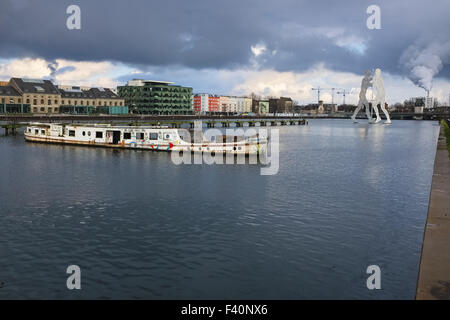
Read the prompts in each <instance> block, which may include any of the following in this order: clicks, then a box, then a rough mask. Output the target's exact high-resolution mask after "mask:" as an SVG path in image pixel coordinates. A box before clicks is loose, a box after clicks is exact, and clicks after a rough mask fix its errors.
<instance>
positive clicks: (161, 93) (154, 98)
mask: <svg viewBox="0 0 450 320" xmlns="http://www.w3.org/2000/svg"><path fill="white" fill-rule="evenodd" d="M172 84H173V82H166V81H154V80H141V79H134V80H131V81H128V83H127V85H126V86H120V87H117V93H118V95H119V96H120V97H121V98H123V99H125V104H126V105H127V106H128V107H129V109H130V113H139V114H191V113H192V88H189V87H181V86H174V85H172Z"/></svg>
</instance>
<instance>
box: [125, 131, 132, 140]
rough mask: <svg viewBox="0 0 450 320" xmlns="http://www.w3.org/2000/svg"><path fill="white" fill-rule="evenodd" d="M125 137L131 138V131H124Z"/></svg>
mask: <svg viewBox="0 0 450 320" xmlns="http://www.w3.org/2000/svg"><path fill="white" fill-rule="evenodd" d="M123 139H124V140H127V139H131V132H124V133H123Z"/></svg>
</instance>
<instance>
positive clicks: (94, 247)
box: [0, 120, 438, 299]
mask: <svg viewBox="0 0 450 320" xmlns="http://www.w3.org/2000/svg"><path fill="white" fill-rule="evenodd" d="M437 135H438V124H437V122H425V121H423V122H420V121H394V122H393V124H392V125H391V126H385V125H371V126H369V125H367V124H363V123H361V124H357V125H354V124H352V123H351V122H350V121H348V120H315V121H314V120H312V121H310V124H309V126H292V127H282V128H280V141H281V146H280V153H281V154H280V170H279V173H278V174H277V175H274V176H262V175H260V167H259V166H258V165H216V166H208V165H181V166H175V165H174V164H172V162H171V161H170V155H169V154H167V153H152V152H148V151H134V150H122V151H113V150H109V149H101V148H89V147H74V146H59V145H44V144H32V143H25V142H24V141H23V136H17V137H1V138H0V157H1V158H0V159H1V161H0V182H1V183H0V209H1V210H0V281H2V282H3V283H4V284H3V287H2V288H0V299H6V298H38V299H46V298H56V299H80V298H83V299H84V298H125V299H129V298H141V299H144V298H145V299H312V298H324V299H343V298H352V299H353V298H356V299H379V298H386V299H412V298H414V293H415V288H416V279H417V275H418V265H419V259H420V250H421V245H422V238H423V231H424V224H425V220H426V214H427V206H428V198H429V192H430V185H431V175H432V170H433V161H434V155H435V150H436V140H437ZM71 264H76V265H79V266H80V267H81V270H82V290H79V291H77V290H73V291H69V290H67V288H66V279H67V276H68V275H67V274H66V268H67V266H69V265H71ZM372 264H377V265H379V266H380V267H381V270H382V290H378V291H377V290H373V291H370V290H368V289H367V287H366V279H367V276H368V275H367V274H366V268H367V266H369V265H372Z"/></svg>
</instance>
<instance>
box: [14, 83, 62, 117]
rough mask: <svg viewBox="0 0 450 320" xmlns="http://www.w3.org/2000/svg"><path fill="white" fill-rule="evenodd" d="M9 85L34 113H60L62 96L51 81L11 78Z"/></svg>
mask: <svg viewBox="0 0 450 320" xmlns="http://www.w3.org/2000/svg"><path fill="white" fill-rule="evenodd" d="M9 85H10V86H11V87H13V88H14V89H16V90H17V92H18V93H19V94H20V95H21V97H22V100H23V102H24V103H25V104H27V105H30V108H31V112H32V113H58V112H59V108H60V104H61V94H60V93H59V91H58V89H57V88H56V87H55V86H54V85H53V83H52V82H51V81H49V80H38V79H21V78H11V80H10V81H9Z"/></svg>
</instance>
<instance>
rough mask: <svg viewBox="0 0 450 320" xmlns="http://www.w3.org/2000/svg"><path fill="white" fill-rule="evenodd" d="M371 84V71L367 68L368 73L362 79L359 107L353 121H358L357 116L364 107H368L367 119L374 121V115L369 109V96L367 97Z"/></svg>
mask: <svg viewBox="0 0 450 320" xmlns="http://www.w3.org/2000/svg"><path fill="white" fill-rule="evenodd" d="M371 85H372V77H371V75H370V71H369V70H366V73H365V74H364V78H363V79H362V81H361V90H360V91H359V101H358V107H357V108H356V110H355V112H354V113H353V115H352V120H353V122H358V121H356V116H357V114H358V112H359V110H361V108H362V107H365V108H366V115H367V119H369V122H371V121H372V115H371V114H370V111H369V101H367V97H366V93H367V88H369V87H370V86H371Z"/></svg>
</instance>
